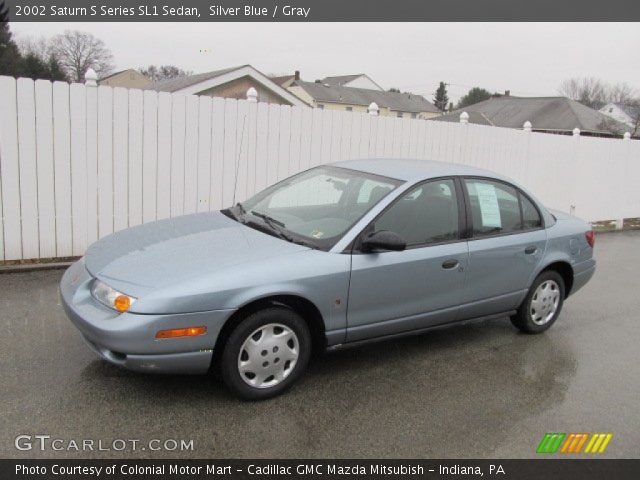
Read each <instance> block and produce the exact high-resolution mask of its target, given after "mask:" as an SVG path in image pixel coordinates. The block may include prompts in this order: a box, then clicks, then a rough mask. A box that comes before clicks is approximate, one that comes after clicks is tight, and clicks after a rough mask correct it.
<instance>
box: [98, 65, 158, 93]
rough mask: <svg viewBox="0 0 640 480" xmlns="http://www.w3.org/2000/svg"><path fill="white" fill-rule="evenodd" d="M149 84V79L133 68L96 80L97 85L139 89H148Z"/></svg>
mask: <svg viewBox="0 0 640 480" xmlns="http://www.w3.org/2000/svg"><path fill="white" fill-rule="evenodd" d="M151 83H152V82H151V80H150V79H149V78H147V77H145V76H144V75H143V74H141V73H140V72H138V71H137V70H134V69H133V68H129V69H127V70H120V71H119V72H116V73H112V74H111V75H108V76H106V77H104V78H101V79H99V80H98V85H106V86H109V87H124V88H140V89H142V88H146V87H148V86H149V85H151Z"/></svg>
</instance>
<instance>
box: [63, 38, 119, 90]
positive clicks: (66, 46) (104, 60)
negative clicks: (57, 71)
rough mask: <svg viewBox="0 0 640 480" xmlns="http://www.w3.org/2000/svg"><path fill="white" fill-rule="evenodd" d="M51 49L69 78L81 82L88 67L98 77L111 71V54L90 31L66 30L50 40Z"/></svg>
mask: <svg viewBox="0 0 640 480" xmlns="http://www.w3.org/2000/svg"><path fill="white" fill-rule="evenodd" d="M51 51H52V52H53V54H54V55H55V57H56V58H57V59H58V61H59V62H60V65H61V66H62V68H63V69H64V70H65V71H66V73H67V75H68V76H69V78H71V79H72V80H74V81H76V82H82V81H83V80H84V75H85V73H87V70H89V68H93V69H94V70H95V71H96V73H97V74H98V77H104V76H106V75H108V74H109V73H111V71H113V63H112V62H113V55H111V52H110V51H109V49H108V48H107V47H106V46H105V44H104V42H103V41H102V40H100V39H99V38H96V37H94V36H93V35H91V34H90V33H85V32H79V31H77V30H67V31H65V32H64V33H63V34H60V35H56V36H55V37H53V38H52V40H51Z"/></svg>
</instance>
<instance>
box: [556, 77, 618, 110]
mask: <svg viewBox="0 0 640 480" xmlns="http://www.w3.org/2000/svg"><path fill="white" fill-rule="evenodd" d="M558 93H560V95H563V96H565V97H569V98H570V99H572V100H576V101H578V102H580V103H582V104H583V105H586V106H587V107H590V108H595V109H596V110H597V109H599V108H602V106H603V105H605V104H606V103H607V101H608V95H607V85H605V84H604V83H603V82H602V81H601V80H599V79H597V78H593V77H585V78H569V79H567V80H564V81H563V82H562V83H561V84H560V87H559V88H558Z"/></svg>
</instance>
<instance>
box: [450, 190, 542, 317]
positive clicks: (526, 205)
mask: <svg viewBox="0 0 640 480" xmlns="http://www.w3.org/2000/svg"><path fill="white" fill-rule="evenodd" d="M462 183H463V184H464V188H465V195H466V197H465V198H466V202H467V207H468V208H467V212H468V214H467V220H468V223H469V224H470V235H471V237H470V238H469V267H468V269H467V280H466V286H465V290H464V295H463V299H462V307H461V311H460V315H461V318H472V317H479V316H484V315H492V314H496V313H501V312H505V311H509V310H512V309H515V308H517V307H518V305H519V304H520V302H521V301H522V299H523V298H524V295H525V294H526V291H527V288H528V286H529V283H530V281H531V277H532V275H533V273H534V271H535V269H536V266H537V265H538V263H539V262H540V260H541V259H542V256H543V254H544V250H545V247H546V239H547V236H546V231H545V230H544V228H543V226H542V217H541V216H540V212H539V211H538V210H537V208H536V207H535V206H534V204H533V203H532V202H531V201H530V200H529V199H528V198H527V197H526V195H524V194H523V193H522V192H521V191H519V190H518V189H516V188H515V187H514V186H512V185H510V184H508V183H505V182H501V181H497V180H493V179H487V178H465V179H463V182H462Z"/></svg>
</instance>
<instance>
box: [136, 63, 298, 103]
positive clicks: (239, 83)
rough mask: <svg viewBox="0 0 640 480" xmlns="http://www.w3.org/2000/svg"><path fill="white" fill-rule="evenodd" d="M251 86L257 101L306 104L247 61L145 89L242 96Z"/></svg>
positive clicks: (225, 96)
mask: <svg viewBox="0 0 640 480" xmlns="http://www.w3.org/2000/svg"><path fill="white" fill-rule="evenodd" d="M252 87H253V88H254V89H255V90H256V92H257V93H258V101H259V102H265V103H276V104H279V105H297V106H305V105H306V104H305V103H304V102H303V101H301V100H300V99H299V98H298V97H297V96H295V95H293V94H292V93H291V92H289V91H288V90H287V89H285V88H283V87H281V86H280V85H279V84H277V83H275V82H274V81H273V80H271V79H270V78H268V77H267V76H266V75H264V74H263V73H261V72H259V71H258V70H256V69H255V68H253V67H252V66H251V65H242V66H239V67H232V68H225V69H223V70H216V71H213V72H206V73H199V74H196V75H188V76H185V77H176V78H171V79H168V80H162V81H160V82H156V83H154V84H152V85H150V86H148V87H147V89H149V90H156V91H158V92H171V93H177V94H182V95H207V96H210V97H224V98H236V99H246V98H247V91H248V90H249V89H250V88H252Z"/></svg>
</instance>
